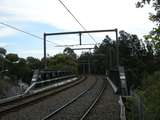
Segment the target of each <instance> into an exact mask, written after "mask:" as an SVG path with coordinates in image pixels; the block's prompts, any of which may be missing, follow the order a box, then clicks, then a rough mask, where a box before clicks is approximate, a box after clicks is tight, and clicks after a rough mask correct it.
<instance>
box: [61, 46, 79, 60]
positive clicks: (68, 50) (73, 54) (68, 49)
mask: <svg viewBox="0 0 160 120" xmlns="http://www.w3.org/2000/svg"><path fill="white" fill-rule="evenodd" d="M63 54H66V55H68V56H70V57H72V58H74V59H76V57H77V56H76V54H75V52H74V51H73V50H72V49H71V48H69V47H67V48H65V49H64V51H63Z"/></svg>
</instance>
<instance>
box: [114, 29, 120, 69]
mask: <svg viewBox="0 0 160 120" xmlns="http://www.w3.org/2000/svg"><path fill="white" fill-rule="evenodd" d="M115 32H116V64H117V69H118V67H119V40H118V29H115Z"/></svg>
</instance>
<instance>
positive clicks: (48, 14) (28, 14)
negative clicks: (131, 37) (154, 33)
mask: <svg viewBox="0 0 160 120" xmlns="http://www.w3.org/2000/svg"><path fill="white" fill-rule="evenodd" d="M62 1H63V2H64V3H65V4H66V6H68V8H69V9H70V10H71V11H72V12H73V14H74V15H75V16H76V17H77V18H78V20H79V21H80V22H81V23H82V24H83V25H84V26H85V27H86V28H87V29H88V30H91V29H114V28H118V29H119V30H125V31H127V32H130V33H134V34H138V35H139V36H140V37H142V36H143V35H144V34H147V33H148V32H149V31H150V30H151V29H152V27H153V23H152V22H150V21H149V20H148V16H149V14H148V12H150V11H151V8H150V7H148V6H147V7H145V8H142V9H137V8H136V7H135V2H136V1H134V0H62ZM0 21H1V22H7V23H13V25H14V23H19V22H21V21H22V22H37V23H45V24H48V25H50V26H53V27H57V28H59V29H63V30H66V31H70V30H71V31H73V30H82V29H81V27H80V26H79V25H78V24H77V22H76V21H75V20H74V19H73V18H72V16H71V15H70V14H69V13H68V12H67V11H66V10H65V9H64V8H63V6H62V5H61V4H60V3H59V2H58V0H0ZM37 27H39V26H37ZM39 29H43V28H39ZM42 31H43V30H42ZM0 32H1V34H0V37H1V36H7V35H11V34H13V33H14V32H15V31H14V30H11V29H9V28H6V27H5V28H3V29H0ZM44 32H47V31H44ZM93 36H95V35H93ZM98 37H99V36H98ZM98 37H97V36H96V38H98ZM102 37H104V36H102ZM73 38H74V39H73ZM73 38H72V39H71V38H70V37H65V39H64V36H63V39H62V38H56V39H54V41H53V42H57V43H59V44H77V43H79V41H78V39H77V38H78V37H77V36H76V37H73ZM60 39H61V40H60ZM102 39H103V38H102ZM84 41H86V38H84ZM98 42H100V41H98ZM90 43H93V42H90ZM48 47H49V48H48V50H47V52H48V53H49V54H51V55H52V54H56V53H58V52H59V50H62V49H57V48H56V49H54V50H52V49H51V46H50V45H48ZM19 53H20V56H23V57H26V56H28V55H33V56H35V55H37V56H41V57H42V56H43V51H41V50H32V51H25V52H22V51H20V52H19Z"/></svg>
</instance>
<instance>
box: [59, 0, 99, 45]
mask: <svg viewBox="0 0 160 120" xmlns="http://www.w3.org/2000/svg"><path fill="white" fill-rule="evenodd" d="M58 1H59V2H60V3H61V4H62V6H63V7H64V8H65V9H66V10H67V11H68V12H69V14H70V15H71V16H72V17H73V18H74V19H75V21H76V22H77V23H78V24H79V25H80V26H81V27H82V29H83V30H85V31H87V29H86V28H85V27H84V26H83V25H82V24H81V23H80V21H79V20H78V19H77V18H76V17H75V15H74V14H73V13H72V12H71V11H70V10H69V9H68V8H67V6H66V5H65V4H64V3H63V2H62V1H61V0H58ZM88 35H89V37H90V38H91V39H92V40H93V41H94V42H95V43H96V44H97V42H96V40H95V39H94V38H93V36H92V35H91V34H89V33H88Z"/></svg>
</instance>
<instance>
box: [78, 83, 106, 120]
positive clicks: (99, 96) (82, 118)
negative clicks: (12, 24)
mask: <svg viewBox="0 0 160 120" xmlns="http://www.w3.org/2000/svg"><path fill="white" fill-rule="evenodd" d="M103 82H104V81H103ZM105 87H106V84H105V82H104V84H103V88H102V89H101V91H100V93H99V95H98V96H97V97H96V98H95V100H94V101H93V103H92V104H91V105H90V107H89V108H88V109H87V110H86V111H85V113H84V114H83V115H82V117H81V118H80V120H84V119H85V118H86V116H87V115H88V114H89V112H90V111H91V110H92V109H93V107H94V106H95V104H96V103H97V102H98V100H99V99H100V98H101V96H102V94H103V92H104V89H105Z"/></svg>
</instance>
